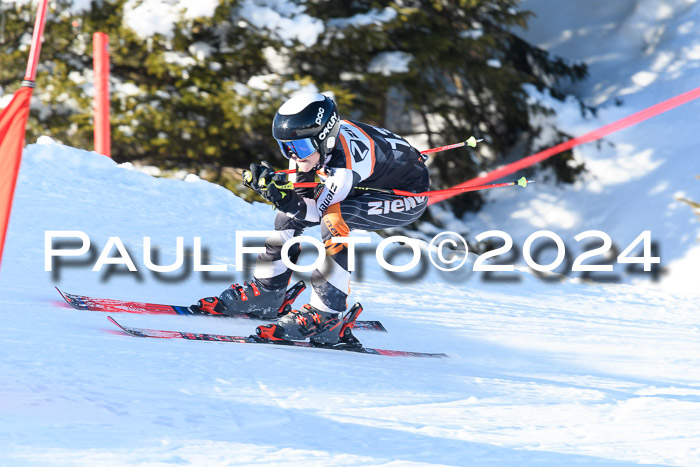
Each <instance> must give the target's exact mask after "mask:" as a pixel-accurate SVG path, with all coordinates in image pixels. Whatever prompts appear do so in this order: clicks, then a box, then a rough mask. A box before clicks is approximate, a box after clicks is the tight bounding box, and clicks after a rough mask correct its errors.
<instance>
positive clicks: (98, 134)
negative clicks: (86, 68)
mask: <svg viewBox="0 0 700 467" xmlns="http://www.w3.org/2000/svg"><path fill="white" fill-rule="evenodd" d="M108 45H109V37H108V36H107V34H105V33H103V32H96V33H95V34H93V36H92V66H93V70H94V75H95V78H94V79H95V97H94V100H93V120H94V125H95V130H94V132H95V152H97V153H99V154H103V155H105V156H107V157H112V148H111V135H110V127H109V52H108V50H107V46H108Z"/></svg>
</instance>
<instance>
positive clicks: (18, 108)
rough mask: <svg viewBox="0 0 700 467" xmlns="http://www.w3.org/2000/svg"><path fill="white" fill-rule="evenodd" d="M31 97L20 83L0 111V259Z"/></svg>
mask: <svg viewBox="0 0 700 467" xmlns="http://www.w3.org/2000/svg"><path fill="white" fill-rule="evenodd" d="M31 97H32V88H30V87H28V86H22V87H21V88H19V90H18V91H17V92H16V93H15V96H14V97H13V98H12V102H10V105H8V106H7V107H6V108H5V109H4V110H3V111H2V113H1V114H0V261H2V252H3V249H4V246H5V234H6V233H7V224H8V223H9V222H10V210H11V209H12V197H13V195H14V192H15V183H17V173H18V172H19V163H20V161H21V160H22V148H23V147H24V135H25V131H26V127H27V119H28V118H29V100H30V99H31Z"/></svg>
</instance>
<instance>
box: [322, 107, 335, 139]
mask: <svg viewBox="0 0 700 467" xmlns="http://www.w3.org/2000/svg"><path fill="white" fill-rule="evenodd" d="M337 121H338V114H336V113H335V112H334V113H333V115H331V119H330V120H328V123H326V126H325V127H323V131H321V134H319V135H318V139H320V140H321V141H323V140H324V139H326V136H328V133H330V131H331V130H332V129H333V125H335V123H336V122H337Z"/></svg>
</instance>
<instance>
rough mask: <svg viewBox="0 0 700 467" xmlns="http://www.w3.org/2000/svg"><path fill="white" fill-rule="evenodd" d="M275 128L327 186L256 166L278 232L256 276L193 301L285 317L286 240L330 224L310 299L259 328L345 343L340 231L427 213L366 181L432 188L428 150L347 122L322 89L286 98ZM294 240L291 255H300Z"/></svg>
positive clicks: (255, 181) (299, 172) (220, 309)
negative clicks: (300, 184)
mask: <svg viewBox="0 0 700 467" xmlns="http://www.w3.org/2000/svg"><path fill="white" fill-rule="evenodd" d="M272 135H273V136H274V138H275V139H276V140H277V143H278V144H279V147H280V150H281V151H282V154H283V155H284V156H285V157H286V158H287V159H290V160H292V161H293V162H294V163H295V165H296V181H297V182H313V181H314V180H315V175H316V174H318V175H319V177H320V178H321V180H322V181H323V184H319V185H318V186H317V187H316V189H313V188H303V189H300V188H293V187H292V186H291V184H290V183H288V182H287V181H286V176H285V174H276V173H275V171H274V170H273V169H272V168H271V167H270V166H269V165H268V164H267V163H266V162H263V163H262V164H261V165H258V164H251V166H250V171H244V173H243V176H244V183H245V185H246V186H248V187H249V188H250V189H252V190H254V191H255V192H257V193H259V194H260V195H262V196H263V197H264V198H265V199H266V200H267V201H269V202H270V203H272V204H273V205H274V206H275V207H276V208H277V209H278V210H279V212H278V213H277V216H276V218H275V235H273V236H271V237H270V238H268V239H267V240H266V241H265V247H266V251H265V252H264V253H262V254H260V255H259V257H258V260H257V263H256V267H255V272H254V280H253V281H252V282H251V283H247V282H244V284H243V285H239V284H234V285H232V286H231V287H230V288H229V289H227V290H225V291H224V292H223V293H222V294H221V295H220V296H219V297H208V298H204V299H202V300H200V301H199V302H198V303H197V304H196V305H192V306H191V307H190V309H191V311H192V312H193V313H205V314H224V315H235V314H248V315H251V316H255V317H259V318H276V317H277V316H278V313H279V312H280V311H281V307H282V305H283V302H284V298H285V291H286V287H287V285H288V284H289V281H290V278H291V275H292V271H291V270H290V269H288V268H287V267H286V266H285V265H284V263H283V262H282V259H281V251H282V246H283V245H284V243H285V242H286V241H287V240H289V239H291V238H292V237H295V236H298V235H301V234H302V232H303V231H304V229H306V228H307V227H310V226H314V225H318V224H319V223H320V225H321V236H322V240H323V242H324V245H325V247H326V258H325V261H324V264H323V266H322V267H321V268H319V269H317V270H316V271H314V272H313V274H312V276H311V284H312V287H313V291H312V294H311V300H310V303H309V304H307V305H304V306H303V307H302V308H301V309H300V310H293V311H292V312H291V313H288V314H286V315H284V316H282V318H280V319H279V320H278V321H277V323H276V324H269V325H265V326H259V327H258V328H257V333H258V336H260V337H261V338H264V339H269V340H304V339H306V338H310V340H311V341H312V342H314V343H319V344H337V343H338V342H339V341H340V339H341V335H340V331H341V328H342V326H341V323H342V313H343V311H345V309H346V308H347V302H346V299H347V297H348V294H349V292H350V272H349V271H348V251H347V246H346V245H345V244H343V243H334V242H333V241H332V239H333V238H334V237H347V236H348V235H349V233H350V231H351V230H353V229H363V230H370V231H371V230H380V229H385V228H389V227H398V226H403V225H407V224H410V223H411V222H413V221H415V220H416V219H418V218H419V217H420V216H421V214H422V213H423V212H424V211H425V208H426V206H427V198H425V197H405V198H404V197H400V196H396V195H393V194H385V193H378V192H372V191H369V190H361V189H358V188H362V187H370V188H389V189H391V188H393V189H401V190H405V191H411V192H413V193H420V192H423V191H427V190H428V189H429V184H430V181H429V174H428V169H427V167H426V166H425V163H424V159H423V156H422V155H421V154H420V152H419V151H418V150H417V149H415V148H414V147H412V146H411V145H410V144H409V143H408V142H406V140H405V139H403V138H402V137H400V136H397V135H395V134H394V133H392V132H390V131H388V130H385V129H382V128H377V127H374V126H371V125H367V124H364V123H359V122H355V121H350V120H340V117H339V115H338V109H337V107H336V104H335V102H334V101H333V100H332V99H331V98H329V97H327V96H324V95H322V94H301V95H297V96H296V97H293V98H292V99H290V100H288V101H287V102H285V103H284V104H283V105H282V106H281V107H280V109H279V111H278V112H277V114H276V115H275V118H274V121H273V123H272ZM300 252H301V249H300V247H299V244H295V245H294V246H293V247H292V248H290V250H289V258H290V260H291V261H292V262H294V263H295V262H296V260H297V258H298V257H299V254H300Z"/></svg>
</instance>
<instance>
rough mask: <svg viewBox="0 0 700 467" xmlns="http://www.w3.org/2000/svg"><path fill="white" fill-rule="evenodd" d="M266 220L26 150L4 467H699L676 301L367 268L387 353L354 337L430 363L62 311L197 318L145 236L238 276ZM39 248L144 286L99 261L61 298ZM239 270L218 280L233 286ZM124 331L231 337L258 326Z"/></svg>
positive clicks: (73, 154)
mask: <svg viewBox="0 0 700 467" xmlns="http://www.w3.org/2000/svg"><path fill="white" fill-rule="evenodd" d="M272 216H273V213H272V210H271V209H269V208H268V207H267V206H264V205H260V204H256V205H249V204H247V203H245V202H243V201H241V200H240V199H238V198H236V197H235V196H234V195H233V194H231V193H230V192H228V191H226V190H225V189H223V188H221V187H218V186H215V185H211V184H209V183H206V182H203V181H199V180H196V179H195V180H194V181H190V182H185V181H175V180H166V179H155V178H152V177H150V176H147V175H145V174H142V173H138V172H134V171H130V170H126V169H125V168H124V167H120V166H117V165H115V164H114V163H113V162H112V161H110V160H109V159H106V158H104V157H102V156H98V155H96V154H95V153H88V152H84V151H80V150H76V149H72V148H68V147H62V146H54V145H30V146H29V147H28V148H27V150H26V151H25V156H24V160H23V164H22V169H21V172H20V178H19V182H18V187H17V194H16V204H15V208H14V211H13V217H12V221H11V226H10V231H9V235H8V245H7V246H8V248H7V249H6V251H7V252H8V253H7V255H6V257H5V259H4V261H3V265H2V282H1V283H0V297H1V299H0V303H1V304H2V305H0V306H1V307H2V308H1V309H2V316H3V326H2V328H0V355H2V358H0V373H1V374H2V375H3V378H2V383H0V394H1V396H0V447H2V453H3V454H2V459H3V460H2V462H1V463H4V464H7V465H66V464H68V465H75V464H78V465H95V464H101V465H104V464H137V465H141V464H149V465H164V464H171V463H181V464H197V465H201V464H204V463H207V464H214V465H235V464H254V463H260V464H282V463H290V462H291V463H295V464H305V465H307V464H311V465H329V464H332V465H410V464H412V463H419V464H423V463H428V464H448V465H494V464H495V465H502V464H518V465H521V464H525V465H527V464H550V465H562V464H573V463H580V464H584V465H589V464H604V465H608V464H611V465H615V464H618V463H620V464H622V463H625V462H650V463H659V464H674V465H689V464H693V463H695V462H696V461H697V459H698V454H699V453H698V448H697V446H698V437H699V436H700V429H698V427H699V426H700V424H698V417H697V414H698V413H700V412H699V411H698V410H697V408H698V404H700V374H699V372H698V368H700V361H699V360H700V357H699V356H700V354H699V353H698V352H693V349H696V348H697V345H698V341H699V338H698V329H699V326H700V317H698V314H697V305H696V303H697V302H696V301H693V300H692V299H691V298H689V297H688V296H679V295H672V294H671V293H669V292H664V291H650V290H647V289H646V288H644V287H642V286H635V285H625V284H617V285H612V286H610V285H608V286H602V285H583V284H580V283H576V282H573V281H566V282H564V283H559V284H556V285H554V284H548V283H545V282H543V281H541V280H539V279H536V278H534V277H533V276H531V275H530V274H527V273H522V274H521V276H522V277H523V282H522V283H521V284H488V283H483V282H482V281H481V280H479V279H478V278H477V277H476V276H475V275H473V274H464V275H463V276H460V275H459V274H457V275H454V274H451V275H449V276H441V275H440V274H437V273H436V272H435V271H431V272H430V273H429V274H428V275H426V276H425V277H423V278H422V279H420V280H415V281H409V282H399V281H396V280H393V279H390V278H389V277H388V276H387V275H386V274H385V273H384V272H383V271H381V270H380V269H379V268H378V267H377V266H376V264H375V262H374V260H365V261H364V263H365V268H364V269H363V270H362V276H363V281H361V282H357V283H355V285H354V287H353V298H354V299H357V300H361V301H362V303H363V305H364V306H365V309H366V312H365V314H364V315H363V317H364V318H366V319H381V320H382V321H383V322H384V324H385V325H386V326H387V328H388V329H389V333H388V334H379V333H371V332H360V331H358V332H357V334H358V335H359V337H360V338H361V339H362V341H363V342H364V343H365V344H366V345H370V346H377V347H384V348H400V349H407V350H423V351H445V352H447V353H448V354H449V356H450V357H449V358H447V359H443V360H429V361H426V360H415V359H414V360H412V359H391V358H387V357H375V356H368V355H355V354H345V353H338V352H328V351H321V350H313V349H312V350H307V349H287V348H269V347H256V346H245V345H237V344H230V343H212V342H185V341H162V340H158V339H152V340H146V339H136V338H132V337H129V336H126V335H122V334H119V333H118V332H115V330H114V329H113V328H112V326H111V325H110V324H109V323H108V322H107V320H106V319H105V315H104V314H103V313H97V312H94V313H91V312H86V311H78V310H73V309H70V308H67V307H65V306H60V304H59V302H58V299H59V297H58V295H57V294H56V293H55V291H54V290H53V289H52V287H53V285H54V284H58V285H60V286H61V287H62V288H64V289H66V290H68V291H72V292H76V293H84V294H92V295H101V296H107V297H113V298H124V299H133V300H150V301H155V302H170V303H185V304H186V303H190V302H192V301H194V300H195V299H197V298H199V297H200V296H204V295H207V294H211V293H217V292H219V291H220V290H221V289H223V288H224V287H225V285H224V282H209V281H206V280H204V279H203V277H202V276H203V274H201V273H199V274H196V275H187V274H185V275H183V277H181V278H177V277H176V278H175V279H174V280H173V281H172V282H167V281H165V280H163V277H160V278H157V277H155V276H154V275H153V274H152V273H150V272H149V271H147V270H145V269H144V268H143V261H142V259H141V253H139V250H140V249H141V248H142V243H143V237H144V236H151V237H152V238H153V244H154V245H157V246H160V247H162V252H161V253H162V256H161V258H160V259H159V262H161V263H162V264H168V263H170V262H172V260H173V259H174V243H175V236H177V235H181V236H183V237H184V238H185V245H188V244H189V245H190V246H191V242H192V240H191V239H192V238H193V237H194V236H201V237H202V241H203V244H204V245H205V246H206V247H208V248H209V249H210V250H211V252H212V257H213V258H214V262H217V263H221V264H229V265H232V264H233V263H234V252H233V247H232V245H233V236H234V234H235V231H237V230H242V229H247V230H253V229H265V228H267V225H268V224H269V222H270V221H271V220H272ZM46 230H82V231H84V232H86V233H87V234H88V235H89V237H90V239H91V241H92V242H93V243H94V244H95V245H96V248H97V253H99V251H100V250H101V249H102V247H103V246H104V245H105V244H106V241H107V238H108V237H109V236H119V237H120V238H121V239H122V241H123V242H124V244H125V245H126V246H127V248H128V249H129V251H130V253H131V256H132V257H133V258H134V262H135V263H136V265H137V267H138V268H139V269H140V270H141V271H142V274H141V276H142V277H141V280H138V277H137V276H136V275H135V274H133V273H131V274H128V273H124V269H123V268H122V269H121V273H118V274H113V275H111V276H108V277H106V278H105V277H104V276H103V274H102V273H98V272H92V271H91V267H92V265H93V264H94V261H95V257H93V259H92V261H85V260H84V259H81V258H78V260H80V261H82V263H81V264H78V265H74V266H72V267H70V268H68V267H64V268H62V269H61V270H60V277H59V278H57V279H55V278H52V274H51V273H49V272H45V271H44V270H43V269H44V250H43V248H44V247H43V245H44V241H43V240H44V231H46ZM115 251H116V250H115ZM113 253H114V252H113ZM370 259H371V257H370ZM230 271H231V275H232V276H233V277H231V278H227V279H235V280H242V279H244V276H243V275H242V273H234V272H233V268H232V267H231V268H230ZM221 274H222V273H216V275H221ZM306 298H308V292H305V294H304V295H303V299H306ZM119 319H120V320H121V321H123V322H124V323H125V324H129V325H135V326H142V327H153V328H164V329H174V330H187V331H199V332H218V333H232V334H241V333H245V334H247V333H250V332H251V331H252V328H253V325H254V324H253V323H251V322H245V321H237V320H220V319H215V318H206V317H192V318H184V317H179V316H155V315H151V316H140V315H128V314H126V315H121V316H119Z"/></svg>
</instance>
